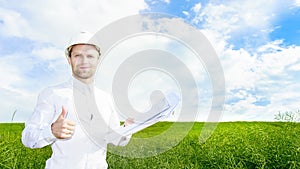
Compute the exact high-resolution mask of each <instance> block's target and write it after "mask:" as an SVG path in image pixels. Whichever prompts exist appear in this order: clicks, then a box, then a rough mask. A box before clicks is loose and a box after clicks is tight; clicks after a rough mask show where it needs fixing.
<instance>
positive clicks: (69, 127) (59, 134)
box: [51, 106, 75, 139]
mask: <svg viewBox="0 0 300 169" xmlns="http://www.w3.org/2000/svg"><path fill="white" fill-rule="evenodd" d="M66 115H67V110H66V109H65V107H64V106H63V107H62V111H61V114H60V115H59V116H58V118H57V120H56V121H55V122H54V123H52V125H51V131H52V133H53V135H54V136H55V137H56V138H58V139H66V138H71V137H72V134H73V132H74V128H75V127H74V126H75V123H74V122H73V121H71V120H68V119H66Z"/></svg>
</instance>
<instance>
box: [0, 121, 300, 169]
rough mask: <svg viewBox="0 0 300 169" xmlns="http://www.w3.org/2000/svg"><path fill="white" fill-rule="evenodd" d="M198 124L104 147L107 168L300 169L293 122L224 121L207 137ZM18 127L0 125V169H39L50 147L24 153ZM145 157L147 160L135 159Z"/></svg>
mask: <svg viewBox="0 0 300 169" xmlns="http://www.w3.org/2000/svg"><path fill="white" fill-rule="evenodd" d="M203 125H204V123H194V124H192V123H171V122H160V123H157V124H156V125H154V126H151V127H149V128H147V129H145V130H143V131H141V132H139V133H136V134H135V135H134V136H133V139H132V141H131V142H130V143H129V145H127V146H125V147H109V153H108V156H107V161H108V164H109V168H126V169H127V168H134V169H135V168H138V169H140V168H171V169H177V168H196V169H198V168H280V169H281V168H300V124H299V123H286V122H224V123H219V124H218V126H217V128H216V129H215V130H214V132H213V134H212V135H211V136H210V137H208V135H207V133H205V131H204V132H202V133H201V134H200V132H201V130H202V128H203ZM190 127H192V128H190ZM23 128H24V124H20V123H15V124H0V168H20V169H24V168H34V169H38V168H44V165H45V161H46V159H47V158H49V157H50V155H51V149H50V147H45V148H42V149H34V150H32V149H28V148H25V147H24V146H23V145H22V143H21V132H22V129H23ZM189 129H190V130H189ZM187 130H188V131H189V133H188V134H187V135H186V136H185V134H184V131H187ZM184 136H185V137H184ZM183 137H184V139H181V138H183ZM173 143H176V144H175V145H174V146H173V145H172V146H171V148H170V146H169V144H173ZM177 143H178V144H177ZM124 152H125V153H124ZM116 153H117V154H116ZM118 154H122V155H125V157H124V156H122V155H118ZM145 154H148V155H149V154H150V155H152V156H150V157H145V158H136V157H137V156H143V155H145ZM133 157H134V158H133Z"/></svg>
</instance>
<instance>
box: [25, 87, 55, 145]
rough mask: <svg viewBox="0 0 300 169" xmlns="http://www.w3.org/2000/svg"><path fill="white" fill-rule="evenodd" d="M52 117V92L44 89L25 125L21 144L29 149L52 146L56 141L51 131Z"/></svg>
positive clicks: (53, 109)
mask: <svg viewBox="0 0 300 169" xmlns="http://www.w3.org/2000/svg"><path fill="white" fill-rule="evenodd" d="M54 116H55V108H54V102H53V97H52V91H51V90H50V89H46V90H44V91H43V92H41V94H40V95H39V97H38V101H37V105H36V107H35V110H34V112H33V113H32V115H31V117H30V118H29V119H28V120H27V121H26V123H25V128H24V130H23V132H22V143H23V144H24V145H25V146H26V147H29V148H41V147H44V146H47V145H49V144H52V143H53V142H54V141H55V140H56V138H55V136H54V135H53V134H52V131H51V124H52V122H53V118H54Z"/></svg>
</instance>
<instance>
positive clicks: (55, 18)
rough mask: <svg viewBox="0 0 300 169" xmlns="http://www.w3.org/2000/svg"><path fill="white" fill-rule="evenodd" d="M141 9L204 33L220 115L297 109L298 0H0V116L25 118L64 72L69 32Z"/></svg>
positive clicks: (264, 115)
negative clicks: (219, 72)
mask: <svg viewBox="0 0 300 169" xmlns="http://www.w3.org/2000/svg"><path fill="white" fill-rule="evenodd" d="M45 6H47V9H44V8H45ZM143 12H162V13H166V14H170V15H174V16H178V17H180V18H183V19H184V20H185V21H186V22H187V23H188V24H191V25H193V26H194V27H195V28H197V29H198V30H199V31H201V32H202V33H203V34H204V35H205V36H206V37H207V38H208V40H209V41H210V43H211V44H212V46H213V47H214V48H215V50H216V53H217V55H218V57H219V60H220V62H221V64H222V67H223V70H224V76H225V83H226V102H225V105H224V111H223V118H222V120H223V121H272V120H274V115H275V114H277V113H278V112H279V111H281V112H284V111H296V110H298V109H299V103H300V93H299V92H298V90H299V88H300V78H299V76H300V38H299V37H300V24H299V23H298V22H299V20H300V1H299V0H287V1H281V0H266V1H259V0H245V1H238V0H226V1H221V0H203V1H200V0H181V1H175V0H145V1H143V0H128V1H116V0H112V1H109V0H107V1H101V2H99V1H97V0H87V1H85V2H71V1H59V0H54V1H45V2H40V1H37V0H30V1H26V2H19V1H6V0H0V71H1V83H0V107H1V112H0V121H5V122H9V121H11V117H12V113H13V112H14V111H15V110H17V113H16V116H15V119H14V121H25V120H26V119H27V118H28V116H29V115H30V114H31V112H32V111H33V109H34V106H35V102H36V99H37V95H38V93H39V92H40V91H41V90H42V89H43V88H45V87H47V86H49V85H54V84H57V83H60V82H62V81H64V80H66V79H68V78H69V76H70V69H69V67H68V65H67V62H66V59H65V57H64V48H65V45H66V43H67V41H68V39H69V38H70V37H71V35H72V34H74V33H75V32H78V31H79V30H82V29H85V30H88V31H90V32H96V31H98V30H99V29H100V28H101V27H103V26H105V25H107V24H109V23H111V22H113V21H115V20H117V19H120V18H122V17H126V16H129V15H132V14H137V13H143ZM199 120H205V119H201V118H200V119H199Z"/></svg>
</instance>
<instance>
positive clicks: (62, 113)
mask: <svg viewBox="0 0 300 169" xmlns="http://www.w3.org/2000/svg"><path fill="white" fill-rule="evenodd" d="M67 113H68V112H67V110H66V108H65V107H64V106H62V108H61V114H60V116H61V117H63V118H66V117H67Z"/></svg>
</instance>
